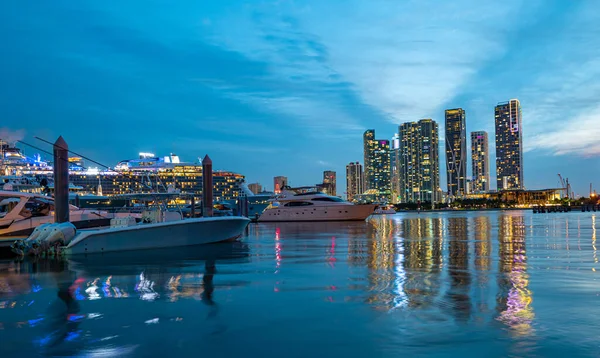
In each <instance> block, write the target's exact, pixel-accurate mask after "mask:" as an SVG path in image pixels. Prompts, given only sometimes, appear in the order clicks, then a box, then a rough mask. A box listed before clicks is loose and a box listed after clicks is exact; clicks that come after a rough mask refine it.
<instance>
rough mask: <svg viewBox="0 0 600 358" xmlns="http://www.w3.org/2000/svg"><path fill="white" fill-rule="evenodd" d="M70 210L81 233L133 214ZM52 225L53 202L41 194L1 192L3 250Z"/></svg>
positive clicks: (1, 238) (73, 221) (75, 208)
mask: <svg viewBox="0 0 600 358" xmlns="http://www.w3.org/2000/svg"><path fill="white" fill-rule="evenodd" d="M69 209H70V213H69V216H70V219H71V222H72V223H73V225H75V227H76V228H78V229H83V228H92V227H99V226H109V225H110V220H111V219H113V218H119V217H126V216H131V214H130V213H109V212H106V211H101V210H91V209H80V208H78V207H76V206H74V205H70V206H69ZM138 216H139V215H138ZM53 222H54V199H53V198H51V197H48V196H44V195H39V194H31V193H22V192H15V191H0V247H3V246H9V245H10V244H11V243H12V242H13V241H15V239H22V238H25V237H28V236H29V235H30V234H31V233H32V232H33V230H35V228H36V227H38V226H40V225H42V224H48V223H53Z"/></svg>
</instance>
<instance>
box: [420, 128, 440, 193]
mask: <svg viewBox="0 0 600 358" xmlns="http://www.w3.org/2000/svg"><path fill="white" fill-rule="evenodd" d="M419 128H420V130H421V145H420V148H419V149H420V150H421V153H420V155H419V166H420V168H419V173H420V180H421V182H420V186H421V190H420V195H421V196H420V199H421V201H434V202H435V201H438V200H440V198H438V194H439V188H440V158H439V153H440V152H439V131H438V124H437V123H436V122H435V121H434V120H432V119H421V120H420V121H419Z"/></svg>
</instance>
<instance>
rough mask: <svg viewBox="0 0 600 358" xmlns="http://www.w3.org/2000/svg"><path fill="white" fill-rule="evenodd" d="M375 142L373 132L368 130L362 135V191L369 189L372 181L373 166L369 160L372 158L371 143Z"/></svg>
mask: <svg viewBox="0 0 600 358" xmlns="http://www.w3.org/2000/svg"><path fill="white" fill-rule="evenodd" d="M374 141H375V130H374V129H368V130H366V131H365V133H364V134H363V154H364V161H363V163H364V165H365V167H364V176H365V178H364V185H365V187H364V190H368V189H371V188H370V184H371V182H372V181H373V180H372V177H373V166H372V164H371V158H372V157H373V150H374V148H373V143H374Z"/></svg>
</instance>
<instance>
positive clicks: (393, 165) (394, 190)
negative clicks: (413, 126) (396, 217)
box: [390, 133, 400, 204]
mask: <svg viewBox="0 0 600 358" xmlns="http://www.w3.org/2000/svg"><path fill="white" fill-rule="evenodd" d="M390 145H391V148H390V171H391V174H390V175H391V181H392V182H391V185H390V190H391V201H392V203H393V204H396V203H398V202H399V196H400V165H399V164H400V135H399V134H398V133H396V134H394V137H393V138H392V141H391V143H390Z"/></svg>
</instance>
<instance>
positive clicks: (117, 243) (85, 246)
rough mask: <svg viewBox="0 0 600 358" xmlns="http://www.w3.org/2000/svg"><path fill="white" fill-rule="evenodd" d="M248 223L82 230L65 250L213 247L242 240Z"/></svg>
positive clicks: (205, 221) (207, 221)
mask: <svg viewBox="0 0 600 358" xmlns="http://www.w3.org/2000/svg"><path fill="white" fill-rule="evenodd" d="M249 222H250V220H249V219H247V218H243V217H231V216H228V217H215V218H197V219H185V220H177V221H169V222H161V223H154V224H142V225H134V226H127V227H115V228H105V229H98V230H81V231H79V232H78V234H77V236H75V238H74V239H73V241H71V242H70V243H69V245H68V246H66V247H64V248H63V250H64V252H65V254H67V255H76V254H92V253H102V252H115V251H129V250H144V249H161V248H172V247H183V246H192V245H202V244H211V243H215V242H222V241H230V240H235V239H237V238H239V237H240V236H241V235H242V234H243V233H244V230H245V229H246V226H247V225H248V223H249Z"/></svg>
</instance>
